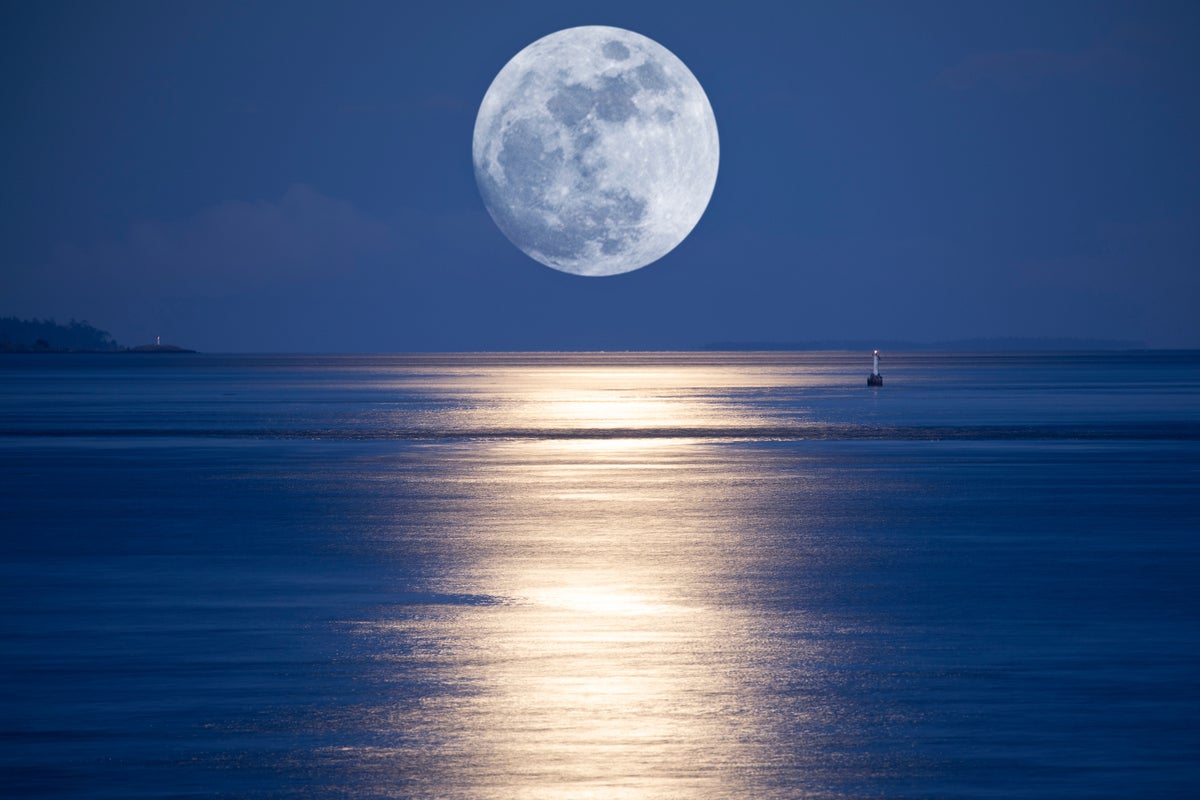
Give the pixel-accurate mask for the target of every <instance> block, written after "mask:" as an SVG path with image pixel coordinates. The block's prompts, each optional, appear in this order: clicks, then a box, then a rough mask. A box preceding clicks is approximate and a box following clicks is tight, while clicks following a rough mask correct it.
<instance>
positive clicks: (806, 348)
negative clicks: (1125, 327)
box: [702, 337, 1148, 353]
mask: <svg viewBox="0 0 1200 800" xmlns="http://www.w3.org/2000/svg"><path fill="white" fill-rule="evenodd" d="M702 349H704V350H705V351H708V352H747V351H757V352H765V351H780V350H782V351H794V352H811V351H829V350H867V351H870V350H890V351H892V352H939V351H940V352H997V353H999V352H1008V353H1013V352H1063V351H1078V350H1108V351H1114V350H1115V351H1125V350H1146V349H1148V348H1147V347H1146V344H1145V342H1139V341H1133V340H1126V339H1074V338H1068V337H1059V338H1051V337H1044V338H1043V337H1028V338H1026V337H996V338H973V339H951V340H946V341H939V342H913V341H901V340H889V339H879V340H877V341H868V340H865V339H863V340H819V341H805V342H737V341H724V342H710V343H708V344H706V345H704V347H703V348H702Z"/></svg>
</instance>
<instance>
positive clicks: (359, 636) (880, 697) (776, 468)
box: [0, 351, 1200, 800]
mask: <svg viewBox="0 0 1200 800" xmlns="http://www.w3.org/2000/svg"><path fill="white" fill-rule="evenodd" d="M870 370H871V359H870V354H869V353H866V354H864V353H858V352H853V353H850V352H797V353H790V352H769V353H746V352H741V353H483V354H475V353H472V354H422V355H317V356H304V355H205V354H196V355H187V354H96V355H86V354H79V355H67V354H42V355H9V356H3V357H0V531H2V533H0V609H2V610H0V737H2V739H0V741H2V746H0V787H2V788H0V793H2V794H3V795H4V796H5V797H12V798H122V799H123V800H128V799H136V798H175V799H179V798H443V799H445V800H467V799H471V800H475V799H476V798H478V799H481V800H490V799H492V798H495V799H497V800H499V799H500V798H546V799H547V800H551V799H553V800H572V799H578V800H584V799H585V798H588V799H604V800H609V799H612V800H622V799H628V800H634V799H637V800H648V799H649V798H696V799H697V800H708V799H713V798H753V799H765V800H769V799H771V798H828V799H829V800H835V799H837V800H841V799H843V798H1056V799H1058V798H1122V800H1127V799H1128V798H1194V797H1197V796H1200V352H1196V351H1162V352H1156V351H1132V352H1055V353H884V354H883V359H882V362H881V372H882V374H883V378H884V385H883V386H881V387H868V386H867V385H866V378H867V375H868V373H869V372H870Z"/></svg>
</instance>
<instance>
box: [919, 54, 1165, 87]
mask: <svg viewBox="0 0 1200 800" xmlns="http://www.w3.org/2000/svg"><path fill="white" fill-rule="evenodd" d="M1148 69H1149V63H1148V61H1147V59H1146V58H1144V57H1143V56H1141V55H1140V54H1138V53H1137V52H1136V50H1135V49H1133V48H1132V47H1130V46H1129V45H1128V43H1115V42H1114V43H1106V44H1099V45H1096V46H1094V47H1091V48H1089V49H1087V50H1079V51H1067V50H1054V49H1046V48H1026V49H1019V50H1005V51H996V52H991V53H979V54H976V55H972V56H969V57H968V58H966V59H964V60H963V61H961V62H960V63H958V64H956V65H954V66H952V67H950V68H949V69H946V70H944V71H943V72H942V73H941V74H940V75H938V76H937V78H935V79H934V83H935V84H936V85H938V86H941V87H944V88H947V89H951V90H953V91H967V90H970V89H976V88H981V87H983V88H992V89H998V90H1000V91H1005V92H1021V91H1029V90H1032V89H1036V88H1039V87H1041V86H1043V85H1046V84H1050V83H1058V82H1064V81H1073V80H1093V81H1102V82H1113V83H1125V82H1129V81H1131V80H1135V79H1136V78H1138V77H1139V76H1141V75H1143V74H1145V73H1146V72H1147V71H1148Z"/></svg>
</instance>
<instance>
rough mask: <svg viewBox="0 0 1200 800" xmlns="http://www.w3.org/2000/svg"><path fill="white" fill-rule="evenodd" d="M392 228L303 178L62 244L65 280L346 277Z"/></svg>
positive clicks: (139, 282) (142, 283)
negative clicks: (104, 237) (265, 197)
mask: <svg viewBox="0 0 1200 800" xmlns="http://www.w3.org/2000/svg"><path fill="white" fill-rule="evenodd" d="M390 239H391V233H390V229H389V227H388V226H387V225H386V224H385V223H383V222H380V221H378V220H373V219H370V218H368V217H366V216H364V215H362V214H361V213H359V212H358V211H357V210H356V209H355V208H354V207H353V206H351V205H350V204H349V203H347V202H345V201H343V200H338V199H335V198H330V197H326V196H325V195H322V194H321V193H319V192H317V191H315V190H313V189H311V188H309V187H307V186H303V185H296V186H293V187H292V188H290V189H289V190H288V191H287V192H286V193H285V194H284V196H283V197H282V198H281V199H280V200H279V201H278V202H266V201H259V202H247V201H228V202H224V203H221V204H218V205H216V206H213V207H211V208H208V209H205V210H204V211H201V212H200V213H198V214H196V215H194V216H191V217H188V218H186V219H182V220H176V221H155V220H143V221H139V222H136V223H134V224H133V225H132V226H131V227H130V230H129V234H128V236H127V237H126V238H125V239H124V240H123V241H118V242H109V243H103V244H99V245H94V246H91V247H78V246H74V245H64V246H62V247H60V248H59V249H58V251H57V252H56V254H55V257H54V259H53V263H52V264H51V265H50V267H49V269H50V270H51V271H52V272H54V273H56V274H57V275H59V276H61V278H62V279H63V280H68V281H74V282H77V283H82V284H87V283H89V282H93V281H99V280H102V281H104V282H105V283H106V284H108V285H115V286H122V285H130V286H137V287H141V288H143V289H157V290H160V291H163V292H171V293H181V294H188V295H192V296H197V295H198V296H219V295H225V294H228V293H230V292H236V291H242V290H245V289H251V288H257V287H260V286H263V285H265V284H269V283H272V282H276V281H298V280H305V281H307V280H313V279H316V278H319V277H343V276H345V275H346V273H347V272H349V271H351V270H353V269H354V267H355V264H356V262H357V260H358V259H360V258H361V257H363V256H365V255H368V254H370V253H372V252H377V251H379V250H381V249H383V248H385V247H386V246H388V243H389V241H390Z"/></svg>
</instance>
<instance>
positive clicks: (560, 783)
mask: <svg viewBox="0 0 1200 800" xmlns="http://www.w3.org/2000/svg"><path fill="white" fill-rule="evenodd" d="M657 377H658V378H659V380H657V381H655V382H654V384H653V385H654V386H656V387H658V389H661V388H662V386H663V383H662V381H661V376H657ZM691 377H692V378H693V379H694V378H695V377H696V376H691ZM596 380H597V376H596V375H595V374H593V375H591V376H590V377H589V382H590V385H589V386H587V387H576V388H575V389H573V390H569V391H566V392H562V391H560V392H558V393H557V394H556V395H555V396H553V397H550V396H548V394H547V392H546V390H545V388H544V387H543V386H541V385H539V384H538V383H536V382H531V383H530V384H529V385H527V386H525V387H523V389H524V390H526V391H527V396H526V399H527V401H528V403H527V404H526V403H521V402H513V403H510V404H507V406H506V407H507V409H508V412H509V413H510V414H511V415H512V417H513V418H514V419H513V420H511V421H508V422H504V421H500V420H493V424H499V425H502V426H506V427H507V426H511V425H520V424H522V420H525V419H527V418H530V417H532V416H536V417H537V418H539V419H541V420H542V422H543V424H546V425H547V426H549V427H552V428H556V429H561V428H562V427H563V426H579V427H581V428H586V427H587V426H590V425H592V424H593V423H594V422H595V421H596V420H609V421H617V422H618V423H619V424H620V425H621V426H622V427H626V426H629V425H646V426H651V427H669V428H680V427H686V426H687V425H688V424H689V423H696V422H700V423H701V424H711V421H710V420H708V417H709V416H711V415H712V409H711V408H709V407H707V405H706V404H705V403H704V402H702V401H699V400H693V401H691V402H688V401H686V400H684V401H680V399H679V398H676V401H675V402H669V401H666V400H664V399H663V398H661V397H656V396H655V394H654V392H653V391H650V389H649V387H643V388H642V389H641V390H640V391H639V387H637V386H636V385H633V384H631V382H630V381H629V376H624V377H623V378H621V379H619V380H615V381H614V380H612V376H608V381H606V380H605V378H604V377H603V376H601V377H600V379H599V380H600V383H605V382H608V383H609V384H610V385H609V387H608V389H603V388H601V387H598V386H597V385H595V381H596ZM521 392H522V389H517V390H515V394H520V393H521ZM551 409H552V410H551ZM789 481H790V479H789ZM436 482H437V486H438V490H437V494H439V495H442V496H444V497H453V498H454V502H453V503H445V504H441V503H438V504H434V505H435V506H437V507H440V508H442V509H444V510H443V511H440V512H435V513H433V514H431V515H429V516H426V517H423V518H422V519H421V520H420V524H419V526H418V531H419V534H418V535H441V536H444V537H446V539H445V540H443V545H445V546H448V547H449V548H450V549H452V550H453V553H454V556H453V563H452V565H447V569H446V571H445V573H444V574H443V575H442V576H441V579H440V581H439V586H438V589H439V591H442V592H445V593H448V594H452V595H455V596H469V597H478V598H487V600H486V601H482V602H479V603H465V604H461V605H456V606H452V607H441V608H433V609H422V610H421V611H420V613H413V612H412V610H411V609H400V611H401V612H402V613H401V614H400V615H399V616H398V617H396V618H392V619H387V618H384V619H379V620H375V621H371V622H367V623H364V624H363V625H361V626H360V627H359V630H360V632H361V633H363V634H364V635H366V636H368V637H370V638H371V639H372V640H373V641H374V643H375V646H378V647H380V648H382V649H384V650H385V651H386V650H387V649H388V648H392V652H391V653H390V654H389V655H388V657H387V661H386V662H385V663H386V664H387V667H386V668H381V671H380V674H379V675H377V676H376V677H377V678H378V679H380V680H384V681H386V680H390V679H394V680H397V681H408V680H412V677H413V673H414V672H415V673H417V674H419V675H420V676H421V680H422V681H425V682H428V683H431V684H433V685H436V686H438V687H439V688H438V690H437V691H436V692H434V693H432V694H431V696H430V697H428V698H427V699H426V700H425V701H424V702H423V703H422V704H421V706H420V708H419V709H416V710H414V712H413V713H412V714H410V715H405V716H403V717H402V718H400V719H397V720H395V722H396V724H397V726H398V727H400V728H403V729H405V730H406V731H408V732H409V734H411V733H412V731H413V730H414V726H415V728H416V729H418V730H421V731H424V732H425V735H423V736H418V737H415V738H413V739H412V741H411V742H410V744H409V745H408V746H406V747H403V748H399V749H397V750H396V751H395V752H394V753H392V757H391V758H392V764H391V768H392V769H395V770H396V771H397V773H396V774H394V775H391V776H390V778H391V779H393V780H394V779H399V780H401V781H402V782H405V783H408V782H415V783H417V784H420V785H428V786H431V787H432V786H438V787H442V789H440V790H439V793H440V794H441V795H442V796H455V797H496V798H499V797H545V798H593V797H594V798H666V797H683V796H686V797H742V796H749V795H750V794H755V795H756V796H759V797H762V796H770V793H769V792H767V793H766V794H764V792H763V787H762V785H761V783H760V782H758V778H759V777H760V772H761V770H763V769H765V768H767V766H768V765H769V764H771V763H772V762H774V761H777V760H779V759H784V760H790V758H791V757H790V756H789V755H788V754H787V753H786V752H780V750H779V746H780V745H779V743H780V742H781V741H786V739H785V738H784V737H783V732H782V731H781V728H783V729H788V730H790V731H793V732H795V733H799V732H800V731H802V730H803V729H804V727H805V726H806V725H808V724H810V723H811V720H812V718H814V717H817V716H821V715H823V714H827V713H828V703H829V698H823V699H816V698H813V697H806V696H805V694H804V693H797V692H792V693H791V694H790V695H788V694H783V693H780V692H779V686H777V685H776V684H775V682H776V681H777V680H778V678H779V676H781V675H783V674H784V673H785V672H790V673H791V674H790V677H789V681H791V682H793V683H794V682H796V681H798V680H802V678H801V675H800V673H797V671H796V670H797V667H798V665H803V664H805V663H806V662H810V661H812V660H813V659H815V658H817V657H818V654H819V652H820V649H821V646H820V643H819V641H818V638H817V636H816V635H815V633H816V631H815V630H812V629H814V628H816V627H818V623H817V622H816V621H814V620H813V619H812V618H811V616H810V615H808V614H806V612H804V610H802V609H787V610H784V611H782V612H781V610H780V609H778V608H772V607H771V606H770V603H769V602H768V598H765V597H762V596H761V595H760V590H759V589H758V588H756V587H755V585H754V584H755V575H756V574H760V573H763V572H765V571H770V570H771V569H772V565H771V564H764V563H760V562H761V561H762V559H764V558H766V557H767V556H766V555H765V552H764V549H763V545H764V538H763V533H764V532H763V531H760V530H756V526H755V524H754V517H753V515H748V516H741V515H740V514H738V513H737V512H738V511H745V510H748V509H753V508H760V506H761V504H763V503H767V504H768V505H769V504H770V502H771V500H770V497H771V495H773V494H774V493H776V492H778V491H779V490H780V489H781V488H783V487H781V486H780V485H779V479H778V477H777V478H776V479H771V478H770V477H768V476H764V475H762V474H756V472H755V470H753V469H752V464H751V463H750V462H749V461H748V459H747V458H746V457H745V456H737V455H735V454H732V453H730V452H728V451H727V450H726V449H724V448H721V447H716V446H712V445H706V444H704V443H702V442H698V441H694V440H690V439H623V438H617V439H591V438H578V439H576V438H558V439H547V440H530V441H512V442H489V443H477V444H474V445H462V446H459V447H458V448H457V449H456V450H455V452H454V454H453V456H452V457H450V458H449V460H448V461H446V462H445V463H444V464H443V470H442V471H441V472H440V473H439V475H438V476H437V479H436ZM761 511H762V509H761V508H760V513H761ZM766 539H767V540H769V539H770V537H769V536H767V537H766ZM781 613H783V614H784V615H785V616H786V621H784V620H781V619H780V618H779V615H780V614H781ZM781 622H782V623H783V624H781ZM809 634H814V635H809ZM801 669H803V667H801ZM388 671H394V673H393V675H392V676H391V677H389V676H388V675H387V674H386V673H387V672H388ZM435 741H436V742H437V744H436V745H433V746H431V745H430V742H435ZM795 744H796V745H800V746H802V741H801V742H796V743H795ZM791 746H792V745H789V748H790V747H791ZM369 763H370V764H371V771H375V770H381V772H379V773H377V775H376V777H377V778H379V779H380V780H383V781H385V782H386V781H387V780H388V779H389V775H388V769H387V768H384V767H383V766H382V765H381V763H380V761H379V753H378V752H376V753H375V754H374V756H373V757H372V758H371V759H370V761H369ZM445 787H455V788H454V789H453V790H449V789H447V788H445ZM780 796H783V795H780Z"/></svg>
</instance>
